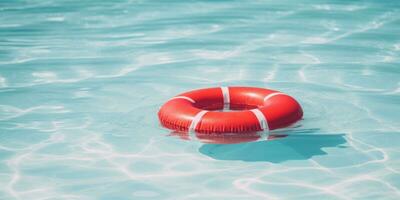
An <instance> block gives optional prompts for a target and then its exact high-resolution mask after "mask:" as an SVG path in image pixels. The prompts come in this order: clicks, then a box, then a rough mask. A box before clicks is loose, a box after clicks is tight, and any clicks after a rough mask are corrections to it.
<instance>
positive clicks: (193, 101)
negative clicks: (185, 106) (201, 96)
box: [170, 96, 196, 103]
mask: <svg viewBox="0 0 400 200" xmlns="http://www.w3.org/2000/svg"><path fill="white" fill-rule="evenodd" d="M173 99H186V100H188V101H190V102H192V103H196V101H195V100H193V99H192V98H190V97H185V96H177V97H172V98H171V99H170V101H171V100H173Z"/></svg>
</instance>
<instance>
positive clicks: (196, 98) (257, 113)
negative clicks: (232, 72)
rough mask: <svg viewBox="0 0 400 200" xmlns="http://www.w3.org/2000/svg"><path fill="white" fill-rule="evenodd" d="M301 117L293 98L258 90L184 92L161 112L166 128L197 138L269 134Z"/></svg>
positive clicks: (237, 88)
mask: <svg viewBox="0 0 400 200" xmlns="http://www.w3.org/2000/svg"><path fill="white" fill-rule="evenodd" d="M221 110H231V111H229V112H223V111H221ZM302 116H303V110H302V108H301V106H300V104H299V103H298V102H297V101H296V100H295V99H294V98H292V97H291V96H289V95H287V94H284V93H282V92H279V91H275V90H269V89H263V88H256V87H218V88H206V89H199V90H193V91H189V92H185V93H182V94H180V95H177V96H175V97H173V98H171V99H170V100H168V101H167V102H166V103H165V104H164V105H163V106H162V107H161V108H160V110H159V112H158V118H159V120H160V122H161V124H162V125H163V126H164V127H166V128H168V129H171V130H174V131H175V132H180V133H189V134H188V136H196V137H197V138H201V137H205V136H207V135H217V136H224V135H232V134H234V135H235V134H236V135H247V134H250V135H251V134H253V133H255V132H263V133H267V134H268V132H269V131H270V130H274V129H278V128H284V127H287V126H289V125H291V124H293V123H295V122H297V121H298V120H300V119H301V118H302Z"/></svg>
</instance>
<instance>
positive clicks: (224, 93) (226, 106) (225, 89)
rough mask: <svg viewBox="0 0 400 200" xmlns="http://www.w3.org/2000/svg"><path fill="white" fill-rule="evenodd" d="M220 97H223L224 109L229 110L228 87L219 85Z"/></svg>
mask: <svg viewBox="0 0 400 200" xmlns="http://www.w3.org/2000/svg"><path fill="white" fill-rule="evenodd" d="M221 91H222V97H223V98H224V110H229V107H230V106H229V105H230V97H229V88H228V87H221Z"/></svg>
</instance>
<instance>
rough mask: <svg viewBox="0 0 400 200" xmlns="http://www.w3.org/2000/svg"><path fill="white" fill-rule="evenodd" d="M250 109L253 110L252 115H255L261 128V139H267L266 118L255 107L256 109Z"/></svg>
mask: <svg viewBox="0 0 400 200" xmlns="http://www.w3.org/2000/svg"><path fill="white" fill-rule="evenodd" d="M250 111H251V112H253V113H254V115H255V116H256V117H257V119H258V123H259V124H260V127H261V129H262V132H261V133H260V137H261V140H267V139H268V135H269V126H268V121H267V118H266V117H265V116H264V114H263V113H262V112H261V111H260V110H259V109H257V108H256V109H252V110H250Z"/></svg>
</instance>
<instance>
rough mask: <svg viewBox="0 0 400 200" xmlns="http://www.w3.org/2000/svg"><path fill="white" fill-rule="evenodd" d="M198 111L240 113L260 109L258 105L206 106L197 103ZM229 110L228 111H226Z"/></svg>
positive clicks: (215, 104) (217, 104)
mask: <svg viewBox="0 0 400 200" xmlns="http://www.w3.org/2000/svg"><path fill="white" fill-rule="evenodd" d="M194 106H195V107H196V108H198V109H202V110H208V111H220V112H238V111H243V110H251V109H255V108H259V106H258V105H248V104H229V105H224V104H221V103H214V104H205V103H201V102H199V103H196V104H195V105H194ZM226 108H228V109H226Z"/></svg>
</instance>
